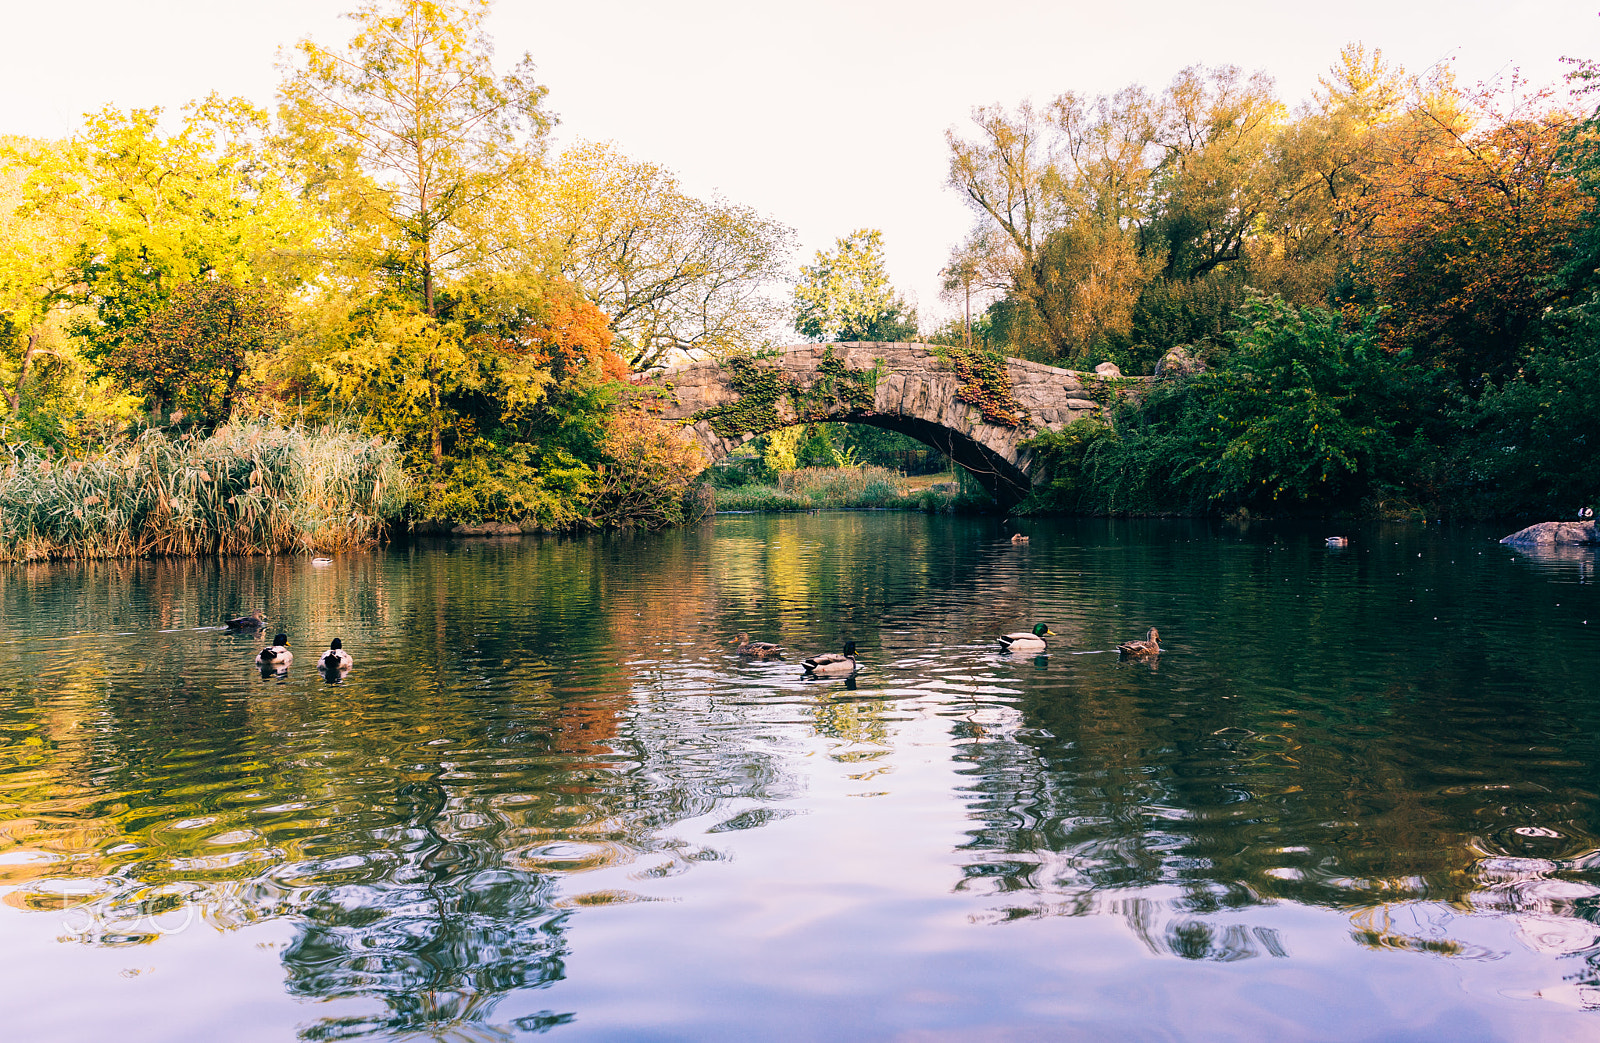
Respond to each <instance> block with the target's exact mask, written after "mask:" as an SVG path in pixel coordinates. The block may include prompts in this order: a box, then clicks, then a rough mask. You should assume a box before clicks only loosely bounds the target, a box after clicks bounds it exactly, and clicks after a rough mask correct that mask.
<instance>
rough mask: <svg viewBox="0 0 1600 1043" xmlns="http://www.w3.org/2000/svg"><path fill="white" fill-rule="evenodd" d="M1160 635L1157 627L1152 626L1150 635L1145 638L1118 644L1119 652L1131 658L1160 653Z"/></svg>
mask: <svg viewBox="0 0 1600 1043" xmlns="http://www.w3.org/2000/svg"><path fill="white" fill-rule="evenodd" d="M1160 636H1161V635H1160V634H1158V633H1156V628H1155V627H1151V628H1150V636H1149V637H1147V638H1146V639H1145V640H1143V641H1124V642H1123V643H1122V644H1120V645H1118V646H1117V652H1118V653H1119V654H1121V655H1124V656H1126V657H1128V658H1129V659H1139V658H1141V657H1143V656H1153V655H1160V654H1161V645H1160V644H1158V643H1157V639H1158V638H1159V637H1160Z"/></svg>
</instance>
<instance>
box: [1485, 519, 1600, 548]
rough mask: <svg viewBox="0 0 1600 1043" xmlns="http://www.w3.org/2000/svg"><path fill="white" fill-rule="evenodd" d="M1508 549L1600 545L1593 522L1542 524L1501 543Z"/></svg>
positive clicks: (1512, 535)
mask: <svg viewBox="0 0 1600 1043" xmlns="http://www.w3.org/2000/svg"><path fill="white" fill-rule="evenodd" d="M1500 542H1501V543H1504V544H1505V545H1507V546H1508V547H1556V546H1572V545H1575V544H1586V543H1600V533H1596V531H1595V523H1594V522H1592V521H1581V522H1540V523H1539V524H1538V525H1530V526H1528V527H1527V528H1526V529H1523V530H1521V531H1520V532H1514V533H1512V534H1511V535H1510V536H1507V537H1506V538H1505V539H1503V540H1501V541H1500Z"/></svg>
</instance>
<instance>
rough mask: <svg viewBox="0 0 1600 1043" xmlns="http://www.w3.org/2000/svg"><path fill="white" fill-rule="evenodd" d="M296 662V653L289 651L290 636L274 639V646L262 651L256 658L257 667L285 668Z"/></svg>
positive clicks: (271, 645)
mask: <svg viewBox="0 0 1600 1043" xmlns="http://www.w3.org/2000/svg"><path fill="white" fill-rule="evenodd" d="M292 662H294V653H293V652H291V651H289V635H288V634H279V635H278V636H277V637H274V638H273V639H272V644H270V645H268V646H267V647H266V648H263V649H262V650H261V654H260V655H258V656H256V665H257V666H266V667H283V666H288V665H289V664H290V663H292Z"/></svg>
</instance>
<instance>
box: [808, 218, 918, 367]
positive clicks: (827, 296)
mask: <svg viewBox="0 0 1600 1043" xmlns="http://www.w3.org/2000/svg"><path fill="white" fill-rule="evenodd" d="M794 299H795V320H794V328H795V329H796V330H797V331H799V333H800V334H801V336H804V337H807V338H809V339H811V340H817V341H849V340H881V341H904V340H912V339H914V338H915V337H916V335H917V311H916V309H915V308H914V307H912V306H911V305H910V304H908V303H907V302H906V300H905V298H904V297H902V296H900V295H899V294H898V293H896V292H895V290H894V287H893V286H891V285H890V284H889V276H888V273H887V272H886V271H884V257H883V233H882V232H881V231H879V230H877V229H875V228H861V229H858V230H856V231H854V232H851V233H850V234H849V235H847V236H844V237H843V238H841V239H838V240H837V241H835V243H834V248H833V250H832V252H829V251H826V250H818V251H817V258H816V262H815V263H813V264H808V265H804V266H802V267H801V269H800V282H799V283H798V284H797V285H796V286H795V290H794Z"/></svg>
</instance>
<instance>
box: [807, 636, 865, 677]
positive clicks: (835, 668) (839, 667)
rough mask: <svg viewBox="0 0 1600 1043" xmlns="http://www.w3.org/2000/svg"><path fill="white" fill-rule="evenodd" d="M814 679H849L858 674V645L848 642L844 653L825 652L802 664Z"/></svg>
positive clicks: (845, 644)
mask: <svg viewBox="0 0 1600 1043" xmlns="http://www.w3.org/2000/svg"><path fill="white" fill-rule="evenodd" d="M800 665H801V667H803V668H804V672H805V673H807V674H810V675H811V676H812V677H849V676H850V675H851V674H853V673H855V672H856V643H855V642H854V641H846V642H845V643H844V651H843V652H842V653H841V652H824V653H823V654H822V655H817V656H812V657H811V658H810V659H806V660H803V661H802V662H801V663H800Z"/></svg>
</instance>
